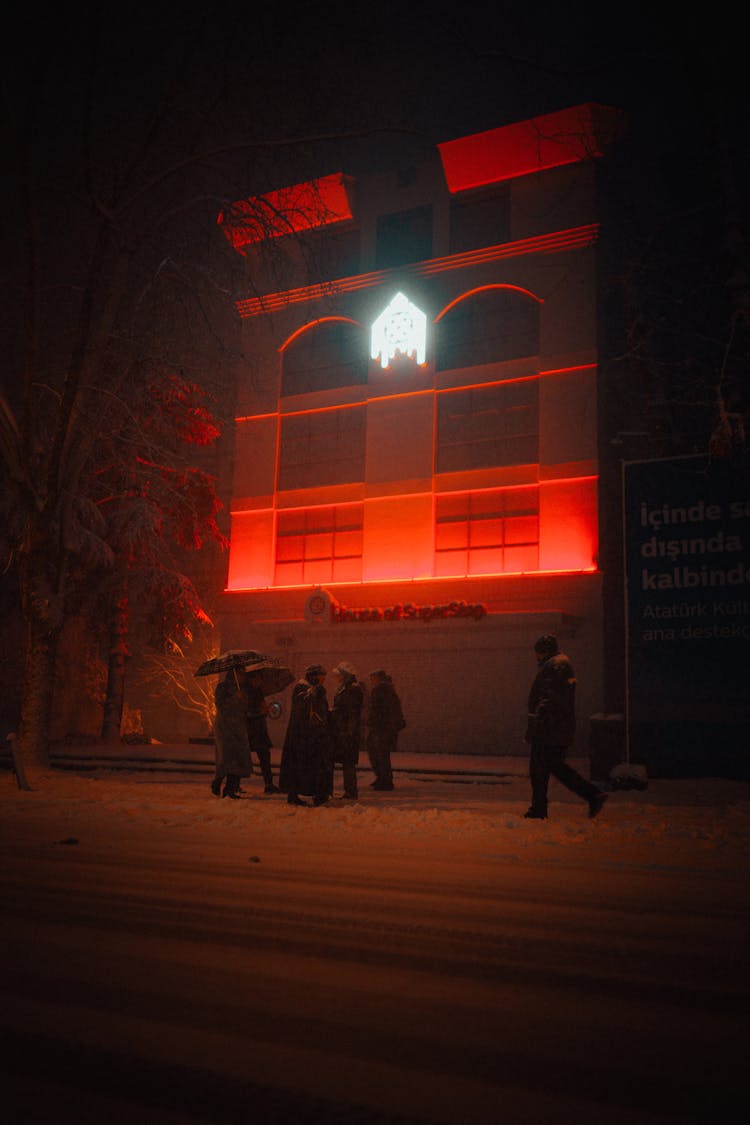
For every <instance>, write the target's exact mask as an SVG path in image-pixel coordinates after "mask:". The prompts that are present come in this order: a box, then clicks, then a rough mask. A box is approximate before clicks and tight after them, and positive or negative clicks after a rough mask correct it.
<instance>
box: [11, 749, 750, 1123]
mask: <svg viewBox="0 0 750 1125" xmlns="http://www.w3.org/2000/svg"><path fill="white" fill-rule="evenodd" d="M412 764H414V765H415V767H416V766H418V764H419V763H412V761H411V760H409V761H406V760H402V761H401V762H400V766H401V772H400V773H398V774H397V777H396V783H397V788H396V790H395V791H394V792H393V793H373V792H371V791H370V789H369V787H368V781H369V774H368V773H367V771H363V772H362V775H361V800H360V801H359V802H358V803H357V804H349V803H345V802H342V801H338V800H335V801H333V802H332V803H331V804H330V805H327V806H325V807H323V808H320V809H314V808H292V807H289V806H287V804H286V801H285V798H284V797H283V796H266V795H264V794H263V791H262V784H261V782H260V779H259V778H258V776H257V775H256V776H255V777H254V778H251V779H248V781H246V782H245V789H246V796H245V797H243V799H242V800H241V801H229V800H222V799H217V798H214V797H213V796H212V795H211V794H210V792H209V788H208V781H209V775H207V774H206V775H201V774H197V775H196V774H194V773H180V772H173V773H169V774H166V773H148V772H132V773H123V772H118V773H115V772H112V771H109V770H100V771H95V772H90V773H76V772H67V771H57V770H56V771H52V772H50V773H49V774H48V775H46V776H45V777H43V778H41V779H39V780H38V783H37V785H36V787H35V789H34V791H33V792H31V793H21V792H19V791H18V790H17V789H16V787H15V783H14V781H13V778H12V777H11V775H10V774H7V773H6V774H1V775H0V854H2V856H3V870H2V876H1V877H0V895H2V902H3V908H4V909H3V924H2V935H3V937H2V957H3V961H2V963H3V966H4V978H5V987H4V990H3V991H4V996H3V1002H2V1004H0V1030H5V1031H6V1032H7V1033H8V1036H7V1043H8V1046H6V1049H5V1051H4V1052H3V1053H2V1054H0V1066H4V1067H5V1070H6V1073H5V1074H4V1075H3V1076H2V1083H3V1092H4V1100H6V1102H7V1103H8V1104H9V1105H10V1107H11V1109H12V1118H11V1119H12V1120H13V1121H14V1122H36V1121H55V1122H63V1123H66V1125H67V1123H68V1122H70V1123H72V1122H76V1125H86V1123H88V1122H93V1121H97V1123H98V1122H100V1121H101V1120H102V1118H105V1119H107V1121H108V1125H118V1123H120V1122H123V1123H124V1122H132V1121H134V1120H139V1119H140V1120H142V1121H144V1122H146V1123H149V1125H150V1123H151V1122H153V1123H155V1125H157V1123H158V1125H176V1123H179V1122H185V1123H187V1122H213V1121H222V1122H223V1121H229V1122H245V1121H248V1122H249V1121H252V1122H254V1123H260V1125H267V1123H268V1125H275V1123H282V1122H284V1123H286V1122H292V1121H294V1122H295V1125H300V1123H302V1125H306V1123H312V1122H317V1121H321V1122H332V1123H338V1125H354V1123H358V1125H370V1123H372V1125H375V1123H376V1122H377V1123H380V1125H396V1123H398V1125H406V1123H407V1122H408V1123H413V1122H414V1123H416V1122H429V1123H431V1125H433V1123H440V1125H500V1123H503V1125H505V1123H506V1122H507V1123H509V1125H526V1123H528V1125H531V1123H546V1122H556V1123H559V1122H563V1123H565V1122H575V1123H576V1125H588V1123H589V1122H590V1123H591V1125H593V1123H594V1122H596V1123H597V1125H598V1123H600V1122H601V1121H602V1120H603V1119H604V1120H606V1121H607V1123H608V1125H632V1123H634V1122H637V1123H638V1125H641V1123H645V1125H667V1123H668V1122H678V1121H679V1122H680V1123H683V1122H690V1123H696V1122H700V1123H705V1125H707V1123H709V1122H714V1121H716V1122H718V1121H721V1122H722V1123H727V1122H731V1121H740V1120H742V1121H744V1119H745V1115H744V1112H743V1111H742V1109H741V1107H738V1106H737V1104H736V1103H737V1096H736V1095H737V1093H738V1091H739V1090H740V1089H741V1082H742V1079H743V1077H744V1065H745V1063H744V1059H745V1054H746V1043H747V1032H748V1017H747V1011H748V1002H749V1001H750V981H749V980H748V973H747V968H748V954H747V949H748V945H749V943H748V937H750V933H749V929H750V927H749V925H748V924H749V922H750V897H749V896H748V885H749V884H748V874H749V873H750V789H749V788H748V785H747V783H744V782H738V781H727V780H722V779H710V778H709V779H700V780H695V781H676V780H650V781H649V784H648V788H647V789H646V790H645V791H638V790H629V791H618V792H613V793H612V794H611V795H610V797H609V800H608V802H607V804H606V806H605V808H604V810H603V812H602V813H601V815H600V816H599V817H598V818H597V819H596V820H594V821H591V820H589V819H588V817H587V809H586V806H585V805H584V804H583V803H582V802H581V801H579V800H578V799H577V798H575V797H574V796H573V795H572V794H570V793H568V792H567V791H566V790H564V789H562V788H561V787H560V786H558V785H557V784H556V783H555V782H552V784H551V788H550V797H551V806H550V819H549V820H548V821H544V822H538V821H534V822H531V821H526V820H524V819H523V812H524V810H525V809H526V807H527V805H528V797H529V793H528V780H527V778H526V777H525V776H524V769H525V765H524V763H523V762H521V761H519V762H517V763H510V762H509V763H507V766H508V767H509V768H508V769H507V770H504V769H500V768H497V769H495V770H494V771H493V772H492V773H486V774H484V775H479V774H477V773H473V774H472V773H464V774H461V773H455V772H453V773H450V772H444V773H424V772H419V771H418V769H417V768H413V769H412V768H409V767H410V765H412ZM338 791H339V792H340V785H339V787H338Z"/></svg>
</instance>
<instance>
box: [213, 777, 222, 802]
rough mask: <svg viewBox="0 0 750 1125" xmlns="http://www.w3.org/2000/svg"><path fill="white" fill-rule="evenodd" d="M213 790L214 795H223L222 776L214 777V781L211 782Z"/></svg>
mask: <svg viewBox="0 0 750 1125" xmlns="http://www.w3.org/2000/svg"><path fill="white" fill-rule="evenodd" d="M211 792H212V793H213V795H214V797H220V796H221V778H220V777H215V778H214V779H213V781H212V782H211Z"/></svg>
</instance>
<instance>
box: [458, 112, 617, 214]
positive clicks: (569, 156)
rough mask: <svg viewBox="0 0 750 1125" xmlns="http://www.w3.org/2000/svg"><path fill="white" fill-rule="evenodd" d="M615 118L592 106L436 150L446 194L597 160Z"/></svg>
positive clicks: (609, 138) (614, 132) (612, 131)
mask: <svg viewBox="0 0 750 1125" xmlns="http://www.w3.org/2000/svg"><path fill="white" fill-rule="evenodd" d="M620 122H621V114H620V112H619V111H618V110H615V109H612V108H611V107H610V106H600V105H595V104H592V103H587V104H584V105H577V106H572V107H571V108H570V109H562V110H559V111H558V112H556V113H547V114H545V115H544V116H542V117H534V118H531V119H530V120H529V121H519V122H516V123H515V124H513V125H504V126H502V127H501V128H499V129H489V130H487V132H484V133H475V134H474V135H473V136H470V137H459V138H457V139H456V140H454V141H446V142H444V143H443V144H439V145H438V146H437V147H438V150H439V152H440V158H441V160H442V162H443V171H444V173H445V180H446V183H447V185H448V190H449V191H450V192H451V193H455V192H459V191H468V190H469V189H470V188H477V187H483V186H485V185H487V184H496V183H500V182H501V181H502V180H512V179H516V178H517V177H518V176H526V175H529V173H532V172H542V171H544V170H545V169H548V168H559V167H561V166H562V165H564V164H576V163H578V162H579V161H581V160H591V159H593V158H594V157H597V156H602V154H603V152H604V150H605V148H606V147H607V145H608V144H610V143H611V141H612V140H613V139H614V137H615V136H616V135H617V132H618V128H619V123H620Z"/></svg>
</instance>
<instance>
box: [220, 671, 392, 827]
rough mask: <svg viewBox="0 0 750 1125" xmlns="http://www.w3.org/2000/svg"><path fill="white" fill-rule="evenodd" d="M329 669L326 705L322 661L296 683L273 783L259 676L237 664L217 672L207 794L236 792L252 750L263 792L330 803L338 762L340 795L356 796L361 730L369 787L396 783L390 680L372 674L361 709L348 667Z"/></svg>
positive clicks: (359, 689) (361, 692)
mask: <svg viewBox="0 0 750 1125" xmlns="http://www.w3.org/2000/svg"><path fill="white" fill-rule="evenodd" d="M333 674H334V676H335V677H336V681H337V684H336V688H335V691H334V694H333V698H332V700H331V701H330V705H329V699H328V694H327V692H326V687H325V679H326V676H327V671H326V669H325V668H324V667H323V665H322V664H311V665H310V666H309V667H308V668H307V669H306V670H305V675H304V678H303V679H301V680H299V681H298V682H297V683H296V684H295V685H294V688H293V690H292V699H291V710H290V715H289V724H288V726H287V731H286V736H285V738H284V745H283V749H282V754H281V767H280V771H279V783H278V785H275V784H274V780H273V773H272V768H271V756H270V749H271V745H272V742H271V738H270V736H269V734H268V727H267V723H266V717H267V714H268V704H267V702H266V699H265V696H264V694H263V690H262V686H261V684H262V676H261V674H260V673H259V672H257V671H254V670H253V669H252V667H249V668H246V669H240V668H234V669H231V670H230V671H228V672H226V673H225V674H224V675H223V676H222V678H221V680H220V681H219V683H218V684H217V686H216V691H215V693H214V698H215V701H216V720H215V724H214V736H215V744H216V772H215V776H214V778H213V780H212V782H211V791H212V792H213V793H214V794H215V795H216V796H217V797H218V796H223V797H229V798H231V799H237V798H238V797H240V796H241V793H242V789H241V781H242V778H243V777H248V776H249V775H250V774H251V773H252V768H253V767H252V755H253V754H254V755H255V756H256V757H257V759H258V763H259V765H260V769H261V773H262V775H263V781H264V784H265V792H266V793H285V794H286V796H287V801H288V803H289V804H290V805H308V804H309V803H310V802H309V801H306V800H304V798H305V797H308V798H310V799H311V801H312V804H313V805H314V806H319V805H324V804H326V803H327V802H328V801H330V800H331V798H332V797H333V796H334V769H335V765H336V764H337V763H338V764H340V766H341V771H342V775H343V783H344V793H343V796H342V799H344V800H351V801H356V800H357V799H358V795H359V791H358V784H357V765H358V762H359V754H360V746H361V742H362V736H363V732H364V730H365V729H366V731H367V737H366V747H367V753H368V756H369V760H370V766H371V768H372V771H373V773H374V775H375V780H374V781H373V782H372V783H371V788H372V789H375V790H380V791H390V790H392V789H393V788H394V785H393V767H392V763H391V754H392V753H393V752H394V750H395V749H396V745H397V739H398V734H399V731H401V730H403V728H404V727H405V726H406V722H405V720H404V715H403V709H402V706H401V700H400V698H399V696H398V693H397V691H396V689H395V687H394V685H393V679H392V677H391V676H389V675H388V673H387V672H386V671H385V670H384V669H378V670H377V671H374V672H371V673H370V691H369V693H368V694H369V699H368V700H367V706H366V705H365V689H364V685H363V684H362V683H361V681H360V680H359V679H358V678H357V672H356V670H355V669H354V668H353V667H352V665H351V664H349V663H348V662H347V661H345V660H342V661H340V662H339V663H338V664H337V665H336V667H335V668H334V669H333Z"/></svg>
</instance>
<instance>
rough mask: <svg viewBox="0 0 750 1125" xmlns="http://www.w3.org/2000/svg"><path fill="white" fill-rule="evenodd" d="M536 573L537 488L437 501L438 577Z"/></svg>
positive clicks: (439, 497) (461, 495)
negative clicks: (533, 571) (521, 572)
mask: <svg viewBox="0 0 750 1125" xmlns="http://www.w3.org/2000/svg"><path fill="white" fill-rule="evenodd" d="M538 569H539V490H538V488H504V489H496V490H495V489H493V490H491V491H488V492H473V493H472V492H467V493H461V494H456V495H453V494H452V495H450V496H438V497H437V501H436V506H435V574H436V575H437V576H441V575H442V576H447V575H463V574H503V573H518V572H520V571H532V570H538Z"/></svg>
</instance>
